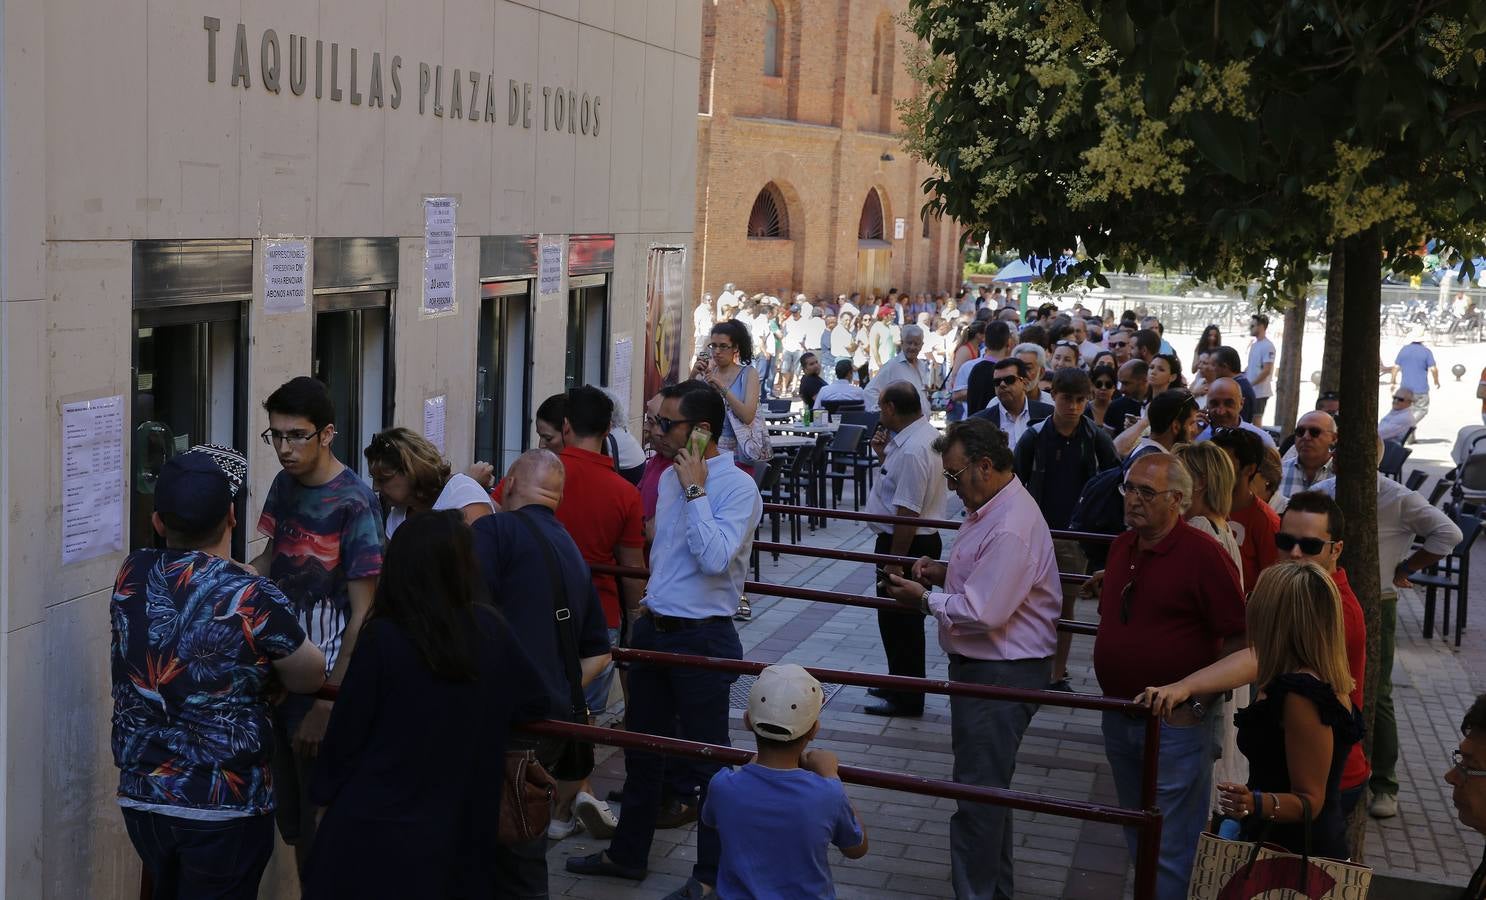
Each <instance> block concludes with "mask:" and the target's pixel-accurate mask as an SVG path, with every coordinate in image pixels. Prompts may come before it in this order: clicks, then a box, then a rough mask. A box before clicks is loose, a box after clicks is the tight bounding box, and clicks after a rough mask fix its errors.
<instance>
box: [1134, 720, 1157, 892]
mask: <svg viewBox="0 0 1486 900" xmlns="http://www.w3.org/2000/svg"><path fill="white" fill-rule="evenodd" d="M1140 768H1141V772H1140V808H1141V810H1142V811H1144V812H1145V813H1146V816H1147V817H1146V820H1145V821H1144V822H1142V823H1141V825H1140V838H1139V841H1138V843H1137V844H1136V850H1135V896H1136V897H1154V896H1156V870H1157V868H1158V867H1159V866H1160V863H1161V825H1162V822H1163V817H1162V815H1161V810H1160V808H1159V807H1158V806H1157V805H1156V784H1157V781H1158V779H1159V778H1160V775H1161V719H1160V718H1159V717H1158V716H1154V715H1151V716H1147V717H1146V720H1145V745H1144V747H1143V748H1142V750H1141V758H1140Z"/></svg>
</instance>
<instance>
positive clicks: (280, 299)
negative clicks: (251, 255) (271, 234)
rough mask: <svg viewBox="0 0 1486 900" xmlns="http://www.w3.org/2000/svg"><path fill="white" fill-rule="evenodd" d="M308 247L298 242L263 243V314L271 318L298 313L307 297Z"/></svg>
mask: <svg viewBox="0 0 1486 900" xmlns="http://www.w3.org/2000/svg"><path fill="white" fill-rule="evenodd" d="M308 258H309V245H308V243H307V242H305V241H300V240H288V241H279V240H267V241H264V242H263V311H264V312H265V313H266V314H268V315H270V316H275V315H281V314H283V313H291V312H299V311H300V310H302V309H304V308H305V306H306V301H307V300H308V297H309V292H308V289H307V285H306V284H305V273H306V260H307V259H308Z"/></svg>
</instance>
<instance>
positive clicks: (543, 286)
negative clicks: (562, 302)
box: [537, 236, 562, 297]
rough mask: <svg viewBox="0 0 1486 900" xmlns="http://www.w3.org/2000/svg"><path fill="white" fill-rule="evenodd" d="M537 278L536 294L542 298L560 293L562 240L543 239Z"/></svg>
mask: <svg viewBox="0 0 1486 900" xmlns="http://www.w3.org/2000/svg"><path fill="white" fill-rule="evenodd" d="M540 253H541V259H540V260H539V270H538V271H539V275H538V278H537V293H538V294H541V295H542V296H543V297H550V296H552V295H553V294H558V293H561V292H562V240H561V239H560V238H548V237H545V236H544V237H543V238H542V243H541V248H540Z"/></svg>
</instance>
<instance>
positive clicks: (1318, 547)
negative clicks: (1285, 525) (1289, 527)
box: [1274, 531, 1336, 556]
mask: <svg viewBox="0 0 1486 900" xmlns="http://www.w3.org/2000/svg"><path fill="white" fill-rule="evenodd" d="M1334 543H1336V541H1323V540H1322V539H1320V538H1312V537H1308V538H1303V537H1296V536H1295V535H1293V534H1286V533H1285V532H1283V531H1281V532H1278V533H1276V534H1275V536H1274V546H1275V549H1276V550H1278V551H1280V552H1281V553H1289V552H1290V551H1291V550H1294V549H1295V548H1296V547H1299V548H1300V552H1301V553H1304V554H1305V555H1306V556H1319V555H1320V553H1321V551H1322V550H1325V549H1326V547H1327V546H1328V545H1330V544H1334Z"/></svg>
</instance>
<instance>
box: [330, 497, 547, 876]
mask: <svg viewBox="0 0 1486 900" xmlns="http://www.w3.org/2000/svg"><path fill="white" fill-rule="evenodd" d="M482 585H483V581H482V579H481V577H480V573H479V571H478V570H477V569H476V565H475V559H474V554H473V552H472V543H471V537H470V529H469V526H468V525H465V524H464V521H463V520H462V519H461V518H460V514H459V513H457V512H454V511H452V510H446V511H440V512H428V513H424V514H423V515H419V516H415V517H413V518H411V519H409V520H408V521H407V522H406V523H405V524H404V525H403V526H402V527H401V528H399V529H398V530H397V533H396V534H394V535H393V536H392V540H391V542H389V543H388V545H387V555H386V560H385V562H384V564H383V567H382V577H381V580H380V581H379V582H378V584H377V593H376V599H375V600H374V601H373V603H372V608H371V612H370V613H369V614H368V616H367V619H366V624H365V625H364V626H363V627H362V629H361V633H360V636H359V637H358V638H357V640H356V654H355V656H353V657H352V658H351V663H350V667H349V668H348V669H347V670H346V677H345V680H344V681H343V682H342V683H341V686H340V696H339V697H338V698H337V699H336V702H335V709H334V711H333V712H332V713H331V714H330V726H329V728H328V730H327V731H326V733H325V740H324V741H323V742H321V744H320V751H319V756H318V758H317V760H316V762H315V774H314V778H313V780H312V781H311V782H310V783H311V785H312V788H311V795H312V799H313V801H314V803H315V804H316V805H317V806H323V807H325V808H326V809H325V812H324V818H323V819H322V820H321V822H320V828H319V831H318V832H317V833H316V836H315V846H314V850H313V851H312V853H311V855H310V859H309V863H308V866H307V870H306V874H305V891H304V896H305V897H306V898H317V897H493V896H496V895H497V888H498V886H499V885H498V880H497V878H498V876H497V874H496V872H495V871H494V870H493V869H492V866H491V861H492V859H493V858H494V855H495V852H496V846H497V845H496V832H497V827H496V826H497V817H496V815H495V811H496V810H497V809H498V808H499V807H500V804H501V792H502V781H503V778H502V767H501V761H502V760H503V759H504V757H505V749H506V744H507V738H508V736H509V733H510V730H511V727H512V726H513V725H515V724H517V723H519V722H525V721H530V720H533V719H538V718H541V717H542V716H544V715H546V714H547V712H548V705H549V701H548V693H547V689H546V687H544V685H543V683H542V681H541V678H540V676H539V675H538V674H537V672H536V669H535V668H534V667H533V665H532V662H531V660H530V659H529V658H528V657H527V656H526V653H525V651H524V650H522V648H521V646H520V644H518V643H517V642H516V640H515V638H514V637H513V636H512V634H511V632H510V630H509V628H508V627H507V626H506V624H505V621H504V620H503V619H502V618H501V616H500V614H499V613H497V612H496V611H495V609H494V608H493V607H491V606H489V605H488V604H486V603H484V602H481V600H480V599H479V593H480V592H481V591H482V589H483V588H482Z"/></svg>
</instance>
